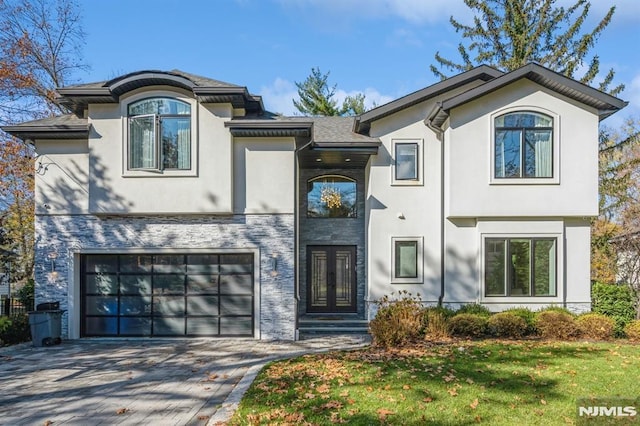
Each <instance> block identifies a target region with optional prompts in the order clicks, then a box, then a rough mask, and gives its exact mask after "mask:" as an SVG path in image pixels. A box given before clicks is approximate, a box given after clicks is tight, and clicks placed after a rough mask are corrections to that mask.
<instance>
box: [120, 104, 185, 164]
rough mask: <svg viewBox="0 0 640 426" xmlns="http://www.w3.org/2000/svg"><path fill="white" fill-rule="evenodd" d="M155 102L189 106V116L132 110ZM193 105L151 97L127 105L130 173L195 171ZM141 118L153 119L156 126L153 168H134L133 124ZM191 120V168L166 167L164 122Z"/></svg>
mask: <svg viewBox="0 0 640 426" xmlns="http://www.w3.org/2000/svg"><path fill="white" fill-rule="evenodd" d="M153 100H168V101H171V102H176V103H178V104H181V105H184V106H187V107H188V109H189V113H188V114H161V113H132V112H131V109H132V108H133V107H135V106H136V105H138V104H141V103H143V102H148V101H153ZM192 109H193V105H191V104H190V103H189V102H186V101H184V100H181V99H178V98H174V97H171V96H151V97H147V98H142V99H137V100H136V101H134V102H131V103H130V104H128V105H127V170H130V171H157V172H162V171H165V170H167V171H178V172H185V171H189V170H193V132H192V130H193V111H192ZM141 118H153V126H154V151H155V152H154V155H153V162H154V165H153V166H151V167H135V166H133V164H132V162H133V156H132V154H131V153H132V150H133V141H132V137H133V131H132V123H133V122H134V121H135V120H137V119H141ZM187 118H188V120H189V153H188V156H187V159H188V162H189V166H188V167H184V168H180V167H165V162H166V161H165V158H164V151H165V149H164V141H163V120H169V119H187Z"/></svg>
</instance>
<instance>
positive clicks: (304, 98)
mask: <svg viewBox="0 0 640 426" xmlns="http://www.w3.org/2000/svg"><path fill="white" fill-rule="evenodd" d="M296 87H297V88H298V97H299V98H300V100H299V101H296V100H295V99H294V100H293V105H294V106H295V107H296V108H297V109H298V111H300V112H301V113H302V114H304V115H309V116H313V117H318V116H336V115H357V114H362V113H363V112H364V111H365V107H364V99H365V96H364V94H362V93H359V94H357V95H355V96H347V97H346V98H345V100H344V102H343V103H342V106H341V107H340V108H338V101H337V100H335V99H333V97H334V96H335V93H336V87H337V86H336V85H335V84H334V85H333V86H329V73H328V72H327V73H324V74H323V73H322V72H321V71H320V68H311V74H310V75H309V76H308V77H307V78H306V80H305V81H303V82H302V83H298V82H296Z"/></svg>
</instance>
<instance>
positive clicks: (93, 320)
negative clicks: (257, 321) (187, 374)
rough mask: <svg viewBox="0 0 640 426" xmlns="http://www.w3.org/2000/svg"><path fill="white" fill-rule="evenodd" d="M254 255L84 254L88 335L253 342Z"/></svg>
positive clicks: (84, 308) (84, 314)
mask: <svg viewBox="0 0 640 426" xmlns="http://www.w3.org/2000/svg"><path fill="white" fill-rule="evenodd" d="M253 274H254V271H253V254H121V255H116V254H109V255H105V254H88V255H83V256H82V283H81V284H82V286H81V288H82V307H81V315H82V327H81V334H82V336H123V337H125V336H253V321H254V313H253V304H254V303H253V302H254V295H253Z"/></svg>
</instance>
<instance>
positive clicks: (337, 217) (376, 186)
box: [4, 64, 626, 339]
mask: <svg viewBox="0 0 640 426" xmlns="http://www.w3.org/2000/svg"><path fill="white" fill-rule="evenodd" d="M58 94H59V96H60V100H61V102H62V103H64V104H65V105H67V106H69V107H70V108H71V109H72V110H73V111H74V113H73V114H69V115H64V116H60V117H54V118H48V119H44V120H39V121H33V122H27V123H22V124H19V125H16V126H8V127H5V128H4V130H5V131H7V132H9V133H11V134H12V135H14V136H17V137H19V138H21V139H23V140H25V141H28V142H30V143H33V144H35V147H36V151H37V154H38V156H37V158H36V159H35V173H36V212H35V213H36V300H37V301H38V302H43V301H59V302H60V305H61V308H62V309H66V314H65V316H64V319H63V330H64V331H63V334H64V335H65V336H66V337H69V338H79V337H85V336H123V337H126V336H185V335H186V336H252V337H254V338H260V339H295V338H297V336H298V331H299V329H300V327H301V324H303V323H304V321H303V320H309V319H314V318H315V319H317V320H321V321H325V323H326V324H327V326H328V327H332V326H333V325H336V323H337V322H339V321H341V320H344V319H355V320H360V321H362V322H365V323H366V321H367V320H370V319H371V318H373V317H374V316H375V311H376V304H375V301H376V300H378V299H379V298H380V297H382V296H383V295H386V294H391V293H397V292H398V291H399V290H407V291H409V292H410V293H412V294H413V295H420V297H421V298H422V300H423V301H424V302H425V303H428V304H437V303H444V304H447V305H452V306H457V305H460V304H465V303H480V304H483V305H486V306H488V307H489V308H490V309H492V310H495V311H499V310H502V309H505V308H508V307H513V306H527V307H530V308H533V309H536V308H539V307H542V306H545V305H549V304H555V305H559V306H566V307H568V308H569V309H571V310H574V311H585V310H588V309H589V308H590V280H589V264H590V262H589V255H590V227H589V225H590V220H591V218H593V217H594V216H597V214H598V124H599V122H600V121H601V120H602V119H604V118H606V117H608V116H609V115H611V114H613V113H615V112H616V111H617V110H619V109H621V108H623V107H624V106H625V105H626V103H625V102H623V101H621V100H620V99H618V98H615V97H613V96H610V95H607V94H605V93H602V92H600V91H598V90H595V89H593V88H591V87H588V86H585V85H583V84H581V83H579V82H577V81H574V80H572V79H569V78H567V77H565V76H563V75H560V74H557V73H555V72H553V71H550V70H548V69H546V68H544V67H542V66H539V65H537V64H529V65H526V66H524V67H522V68H520V69H517V70H515V71H512V72H508V73H503V72H500V71H498V70H496V69H494V68H491V67H487V66H480V67H477V68H475V69H472V70H470V71H468V72H465V73H462V74H460V75H457V76H455V77H452V78H449V79H447V80H445V81H442V82H439V83H436V84H434V85H432V86H429V87H427V88H425V89H422V90H419V91H417V92H414V93H411V94H409V95H407V96H405V97H402V98H400V99H397V100H395V101H393V102H390V103H388V104H386V105H382V106H380V107H377V108H375V109H373V110H370V111H368V112H366V113H364V114H362V115H360V116H357V117H282V116H277V115H273V114H271V113H269V112H268V111H265V109H264V107H263V103H262V99H261V98H260V97H259V96H255V95H252V94H251V93H250V92H249V91H248V90H247V89H246V88H245V87H242V86H237V85H233V84H228V83H224V82H220V81H217V80H212V79H208V78H204V77H200V76H195V75H191V74H188V73H185V72H182V71H170V72H162V71H141V72H136V73H132V74H127V75H124V76H122V77H118V78H115V79H113V80H110V81H105V82H99V83H92V84H83V85H77V86H70V87H65V88H61V89H59V90H58Z"/></svg>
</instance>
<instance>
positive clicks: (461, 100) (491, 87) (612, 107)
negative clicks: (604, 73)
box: [426, 63, 628, 128]
mask: <svg viewBox="0 0 640 426" xmlns="http://www.w3.org/2000/svg"><path fill="white" fill-rule="evenodd" d="M521 79H527V80H530V81H532V82H534V83H536V84H539V85H540V86H542V87H545V88H547V89H549V90H552V91H554V92H556V93H558V94H561V95H563V96H566V97H568V98H570V99H573V100H575V101H577V102H580V103H582V104H583V105H586V106H588V107H591V108H594V109H596V110H597V111H598V118H599V120H600V121H602V120H604V119H605V118H607V117H609V116H610V115H611V114H613V113H615V112H617V111H619V110H620V109H622V108H624V107H625V106H627V104H628V102H626V101H623V100H621V99H618V98H616V97H615V96H611V95H609V94H607V93H604V92H601V91H599V90H597V89H594V88H593V87H590V86H587V85H586V84H583V83H580V82H579V81H576V80H573V79H571V78H569V77H567V76H565V75H562V74H559V73H557V72H555V71H551V70H550V69H548V68H545V67H543V66H541V65H538V64H535V63H530V64H527V65H525V66H523V67H521V68H518V69H517V70H514V71H512V72H510V73H508V74H504V75H502V76H500V77H498V78H496V79H494V80H491V81H489V82H487V83H484V84H483V85H481V86H478V87H475V88H473V89H470V90H468V91H466V92H464V93H461V94H460V95H457V96H454V97H452V98H449V99H447V100H445V101H443V102H440V103H438V104H437V105H436V107H435V108H434V109H433V110H432V111H431V112H430V113H429V115H428V116H427V119H426V121H428V122H430V123H431V125H432V126H435V127H438V128H442V125H443V124H444V123H445V121H446V120H447V118H448V117H449V113H450V111H451V110H452V109H453V108H456V107H459V106H461V105H463V104H466V103H468V102H471V101H474V100H476V99H478V98H481V97H482V96H485V95H487V94H489V93H491V92H494V91H496V90H499V89H501V88H503V87H505V86H507V85H509V84H511V83H513V82H515V81H517V80H521Z"/></svg>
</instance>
